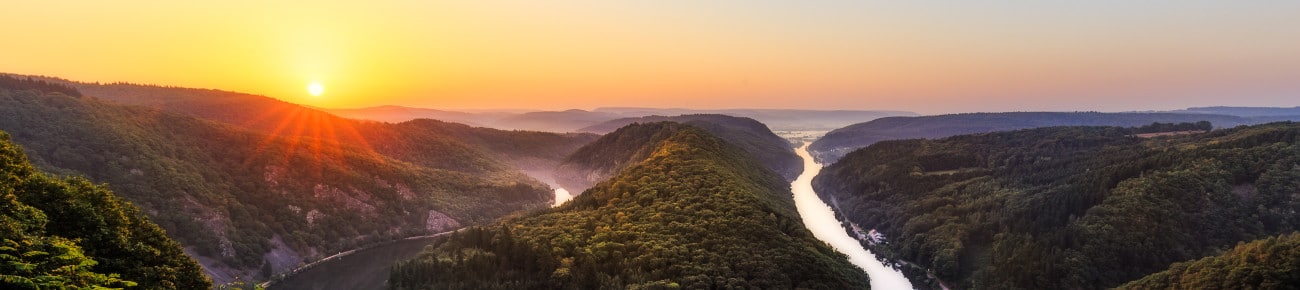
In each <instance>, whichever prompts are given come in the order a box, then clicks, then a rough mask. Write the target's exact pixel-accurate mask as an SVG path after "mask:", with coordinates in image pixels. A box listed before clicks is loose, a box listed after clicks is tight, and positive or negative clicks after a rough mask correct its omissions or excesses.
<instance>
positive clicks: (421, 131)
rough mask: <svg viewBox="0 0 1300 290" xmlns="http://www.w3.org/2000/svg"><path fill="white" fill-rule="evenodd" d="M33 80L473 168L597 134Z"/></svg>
mask: <svg viewBox="0 0 1300 290" xmlns="http://www.w3.org/2000/svg"><path fill="white" fill-rule="evenodd" d="M18 78H25V77H22V76H18ZM36 79H39V80H42V81H46V82H50V83H52V84H61V85H64V86H67V87H71V88H74V89H75V91H79V92H80V93H81V94H84V95H86V96H90V97H94V98H98V99H102V100H107V101H110V102H113V103H118V104H126V105H136V106H145V107H150V108H155V109H159V110H162V111H166V112H172V113H178V114H183V115H189V116H194V117H198V118H202V119H207V120H213V121H217V122H221V123H226V124H230V125H234V126H236V127H239V128H243V129H248V130H251V131H255V132H260V133H263V134H269V135H274V136H281V137H310V138H316V139H327V140H330V141H331V142H338V143H342V144H347V145H352V146H356V147H361V148H367V149H371V150H374V151H375V152H377V153H379V154H383V155H385V156H388V157H392V158H395V159H398V160H402V161H406V162H410V163H415V164H419V165H421V166H425V167H431V168H438V169H446V170H455V171H462V172H467V173H476V174H477V173H490V172H493V171H499V170H504V169H507V168H508V167H511V166H514V167H517V168H521V169H533V168H534V167H544V168H546V169H551V168H554V166H555V165H557V164H559V163H560V161H561V160H563V158H564V156H568V153H571V152H573V150H576V149H577V148H578V147H580V146H582V145H583V144H586V143H587V142H590V141H591V140H594V139H595V138H596V137H597V136H595V135H590V134H556V133H540V132H524V131H503V130H497V129H489V128H479V127H469V126H462V125H461V124H455V123H445V122H420V123H419V124H420V125H418V126H393V125H392V124H388V123H381V122H374V121H359V120H352V119H345V118H340V117H338V116H335V115H333V114H330V113H326V112H324V111H321V110H317V109H315V108H310V107H305V106H302V105H298V104H293V103H288V102H284V101H280V100H277V99H273V98H269V97H265V96H259V95H252V94H245V93H238V92H229V91H221V90H210V89H193V88H181V87H167V86H155V85H143V84H127V83H113V84H98V83H83V82H74V81H68V80H63V79H56V78H48V77H36ZM446 133H454V134H455V135H449V134H446ZM483 139H489V140H492V141H493V142H494V143H495V142H497V141H500V142H507V143H510V144H528V145H527V146H519V147H512V146H485V144H482V143H474V141H475V140H483ZM560 153H562V154H560Z"/></svg>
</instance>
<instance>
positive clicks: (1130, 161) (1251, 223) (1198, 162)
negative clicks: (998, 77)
mask: <svg viewBox="0 0 1300 290" xmlns="http://www.w3.org/2000/svg"><path fill="white" fill-rule="evenodd" d="M815 186H816V188H817V191H818V193H819V194H820V195H822V197H823V199H825V200H827V201H828V203H831V204H834V205H836V206H837V207H838V208H839V212H840V213H842V214H844V215H845V217H846V218H847V219H848V220H849V221H851V222H854V223H856V224H859V225H862V226H864V227H866V228H875V229H878V230H880V231H882V232H883V233H884V234H885V236H886V237H887V243H884V244H882V245H877V246H875V247H874V250H875V251H876V252H877V253H879V254H881V255H883V256H884V257H886V258H888V259H890V260H893V261H905V262H908V263H910V264H911V265H918V266H919V268H908V269H907V270H908V271H907V272H906V273H907V274H908V275H909V278H912V279H914V282H916V283H915V284H917V285H927V284H929V283H933V282H936V281H923V280H928V279H927V278H925V277H926V274H925V273H924V271H926V270H928V271H932V272H933V274H934V275H935V276H937V277H938V278H939V279H941V280H943V281H945V282H947V283H948V285H950V286H955V287H957V288H977V289H1063V288H1094V289H1095V288H1106V287H1115V286H1119V285H1120V284H1122V283H1125V282H1128V281H1132V280H1135V279H1138V278H1141V277H1143V276H1145V275H1148V274H1151V273H1155V272H1157V271H1161V270H1164V269H1166V268H1168V267H1169V265H1170V264H1171V263H1174V262H1179V261H1186V260H1190V259H1196V258H1200V257H1204V256H1207V255H1213V254H1216V253H1218V252H1219V251H1222V250H1225V249H1227V248H1229V247H1231V246H1233V245H1235V244H1237V243H1238V242H1242V241H1251V240H1256V239H1260V238H1264V237H1267V236H1272V235H1278V234H1283V233H1290V232H1293V231H1295V230H1296V229H1297V226H1300V216H1297V215H1296V214H1295V212H1296V210H1298V209H1300V200H1298V199H1296V196H1295V193H1296V192H1300V124H1297V123H1291V122H1283V123H1273V124H1267V125H1257V126H1251V127H1238V128H1234V129H1222V130H1215V131H1211V132H1208V133H1199V134H1190V135H1179V136H1172V137H1161V138H1150V139H1144V138H1137V137H1134V136H1132V135H1130V129H1126V128H1119V127H1053V128H1042V129H1029V130H1019V131H1010V132H997V133H985V134H975V135H962V136H955V137H950V138H945V139H940V140H903V141H887V142H880V143H876V144H874V145H871V146H870V147H867V148H864V149H861V150H857V151H854V152H852V153H850V154H849V155H847V156H845V157H844V158H843V159H841V160H840V161H839V162H837V163H835V164H833V165H831V166H829V167H827V168H826V169H825V170H824V171H823V172H822V174H821V175H820V176H818V177H817V179H816V180H815ZM929 285H931V286H933V284H929Z"/></svg>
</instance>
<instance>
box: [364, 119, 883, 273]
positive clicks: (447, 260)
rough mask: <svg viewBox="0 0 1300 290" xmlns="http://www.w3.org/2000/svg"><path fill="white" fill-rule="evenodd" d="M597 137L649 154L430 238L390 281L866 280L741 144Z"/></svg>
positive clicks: (665, 136)
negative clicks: (571, 193) (565, 193)
mask: <svg viewBox="0 0 1300 290" xmlns="http://www.w3.org/2000/svg"><path fill="white" fill-rule="evenodd" d="M632 135H635V136H632ZM601 140H602V141H603V140H634V141H636V143H635V144H637V145H638V146H639V148H635V149H632V150H630V151H633V152H643V153H644V154H636V156H638V157H639V160H630V161H628V162H630V163H631V164H628V165H626V167H627V169H626V170H623V171H622V172H621V173H619V174H618V175H617V176H615V177H613V178H612V179H610V180H607V181H604V182H601V183H600V184H599V185H597V186H596V187H593V188H591V189H589V190H588V191H587V193H586V194H583V195H581V196H578V197H576V198H575V199H574V200H573V201H572V202H570V203H566V204H565V205H563V206H560V207H558V208H554V209H549V210H545V211H541V212H537V213H532V214H528V215H524V216H520V217H515V218H511V219H508V220H505V221H502V222H499V223H495V224H492V225H489V226H483V227H475V228H471V229H469V230H466V231H463V232H460V233H457V234H454V235H452V236H451V237H449V238H446V239H443V240H440V241H439V242H435V244H434V245H432V246H430V248H428V249H427V250H426V252H424V253H422V254H421V255H420V256H419V257H417V258H415V259H414V260H411V261H409V262H405V263H401V264H398V265H396V266H395V267H394V270H393V272H392V275H391V276H390V279H389V281H390V283H391V284H390V288H391V289H429V288H434V289H443V288H467V289H676V288H691V289H703V288H759V289H793V288H796V287H799V288H805V289H866V288H867V287H868V277H867V276H866V275H865V274H864V273H863V272H862V270H860V269H858V268H856V267H854V266H852V265H851V264H849V263H848V261H847V260H846V258H845V257H844V256H843V255H841V254H839V253H837V252H835V251H833V250H831V249H830V248H829V247H828V246H826V245H825V244H824V243H822V242H821V241H819V240H817V239H815V238H814V237H813V236H812V234H811V233H809V232H808V230H807V229H805V228H804V227H803V225H802V224H801V223H800V221H799V216H798V214H797V213H796V211H795V208H794V204H793V200H792V199H791V194H790V192H789V190H788V186H787V184H786V183H785V182H784V181H783V180H782V179H781V178H780V177H779V176H777V175H776V174H775V173H773V172H771V171H770V170H766V169H764V167H763V166H762V165H759V163H758V162H757V160H755V159H754V158H753V156H752V155H750V154H749V153H747V152H745V151H744V150H741V149H740V148H738V147H736V146H734V145H731V144H728V143H726V142H725V141H723V140H722V139H719V138H717V137H713V136H712V135H710V134H708V133H707V132H706V131H704V130H701V129H698V128H695V127H691V126H689V125H683V124H678V123H668V122H664V123H652V124H636V125H630V126H628V127H627V128H623V129H619V130H617V131H615V132H614V133H610V134H609V135H607V136H605V137H604V138H602V139H601ZM600 142H601V141H597V143H600Z"/></svg>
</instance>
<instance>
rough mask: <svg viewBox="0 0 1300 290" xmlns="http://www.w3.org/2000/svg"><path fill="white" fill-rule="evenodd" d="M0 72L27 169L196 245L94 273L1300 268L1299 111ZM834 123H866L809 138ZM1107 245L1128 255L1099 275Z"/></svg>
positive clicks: (959, 282) (862, 275) (596, 275)
mask: <svg viewBox="0 0 1300 290" xmlns="http://www.w3.org/2000/svg"><path fill="white" fill-rule="evenodd" d="M46 79H49V78H46ZM0 84H3V85H4V86H3V87H0V105H2V106H0V113H3V116H4V117H3V118H0V130H4V131H6V132H8V134H12V137H11V138H12V140H13V142H14V143H15V144H18V145H21V146H22V147H24V148H25V149H27V151H25V152H26V154H24V155H25V156H29V157H30V160H31V164H32V166H35V167H36V168H40V169H42V170H47V171H49V172H52V173H53V174H56V175H58V176H85V178H88V179H89V180H90V181H92V182H101V183H103V184H104V186H105V188H106V189H112V191H113V193H111V194H110V195H111V196H120V197H121V198H122V200H125V201H127V202H129V203H130V204H133V205H138V206H139V207H140V212H141V213H143V214H144V215H146V216H148V218H149V220H151V221H156V222H157V223H158V224H157V225H158V227H160V228H161V229H162V230H163V231H160V232H159V233H167V234H166V235H167V240H168V241H170V240H173V239H174V241H175V243H176V245H178V248H176V249H177V250H180V251H179V252H178V253H179V254H181V255H183V256H181V257H185V256H188V257H186V258H189V259H192V260H188V261H189V262H190V263H193V264H189V265H187V264H185V263H186V262H185V261H186V259H181V258H178V257H177V256H175V255H173V256H170V257H169V258H167V259H169V260H168V261H170V262H171V263H173V264H172V266H170V267H173V268H172V269H183V270H170V271H173V272H172V273H184V275H189V276H188V277H182V276H176V275H173V276H169V277H164V278H156V277H147V276H140V274H138V273H133V272H130V271H131V270H136V269H134V268H130V267H126V268H123V267H122V266H111V265H114V264H107V265H110V266H105V267H103V269H110V270H111V269H116V270H113V271H125V272H122V273H128V274H129V275H128V276H123V277H128V278H130V277H134V278H130V279H135V280H130V279H127V280H113V278H107V280H102V283H106V284H105V285H129V284H128V283H127V282H125V281H131V283H136V282H137V281H146V282H147V283H161V284H160V285H171V284H168V283H176V281H180V280H184V281H185V283H187V284H203V283H212V282H215V283H214V285H218V287H234V288H243V287H247V286H250V285H258V284H260V285H263V286H267V287H269V288H270V289H338V288H345V289H377V288H389V289H427V288H476V289H517V288H558V289H624V288H728V287H760V288H796V287H797V288H810V289H868V288H871V289H913V288H915V289H984V288H999V289H1001V288H1012V289H1015V288H1040V287H1048V288H1055V287H1065V286H1084V288H1102V287H1121V286H1123V287H1135V288H1141V287H1144V286H1141V285H1173V284H1177V283H1195V284H1194V285H1205V283H1207V282H1204V281H1201V280H1198V281H1201V282H1189V281H1184V280H1186V279H1193V278H1195V279H1202V278H1200V277H1221V276H1222V275H1224V274H1221V273H1217V272H1204V271H1199V270H1195V271H1194V269H1201V268H1202V267H1206V266H1203V265H1227V266H1226V267H1236V268H1243V269H1254V270H1255V271H1261V273H1272V272H1277V271H1283V272H1285V271H1287V269H1286V268H1277V267H1267V266H1265V265H1254V264H1251V263H1249V262H1243V260H1242V258H1240V256H1241V255H1245V254H1241V253H1252V255H1257V256H1262V257H1267V258H1269V259H1273V260H1277V261H1289V260H1288V259H1291V258H1292V257H1291V256H1289V254H1287V252H1286V251H1287V250H1286V249H1288V247H1291V243H1293V240H1294V239H1295V238H1294V236H1287V234H1288V233H1290V232H1294V231H1295V230H1296V229H1297V227H1296V226H1295V225H1296V224H1300V223H1298V222H1297V221H1296V219H1297V217H1296V216H1295V215H1294V214H1293V213H1294V212H1295V211H1296V210H1300V202H1298V201H1297V200H1296V199H1295V198H1294V195H1289V194H1287V193H1288V192H1292V191H1294V190H1295V188H1300V187H1297V182H1298V181H1300V173H1297V172H1298V171H1296V168H1300V165H1298V164H1300V163H1297V162H1296V160H1297V158H1300V151H1297V149H1296V146H1297V145H1296V144H1297V139H1296V138H1297V137H1296V136H1300V134H1298V133H1296V132H1297V129H1296V126H1295V123H1292V122H1274V123H1268V124H1262V125H1241V124H1250V123H1251V122H1264V121H1268V120H1273V119H1288V118H1291V117H1289V116H1273V115H1259V114H1267V113H1270V112H1282V113H1289V112H1291V111H1290V110H1260V109H1227V108H1225V109H1216V111H1214V112H1250V113H1252V115H1251V116H1224V115H1208V114H1205V113H1200V112H1201V111H1197V112H1198V113H1159V114H1154V113H1152V114H1127V113H1126V114H1119V113H1116V114H1102V113H1083V114H1080V113H1031V114H1026V113H1015V114H1007V115H999V114H972V115H957V116H939V117H927V116H921V117H887V118H884V119H878V120H869V121H866V122H864V123H859V124H856V125H850V126H847V127H846V128H841V129H836V130H833V131H830V132H831V133H833V134H834V135H835V136H837V137H835V138H830V136H831V134H827V133H826V131H817V130H805V129H799V128H792V127H782V128H783V129H784V130H776V131H775V132H774V130H773V129H772V127H769V126H768V125H767V124H764V123H763V122H759V121H757V120H755V119H752V118H746V117H736V116H729V115H720V114H692V115H679V116H641V117H625V118H620V119H611V120H606V121H602V122H601V123H599V124H595V125H590V126H587V127H584V129H581V130H578V131H583V133H547V132H531V131H505V130H499V129H490V128H482V127H473V126H468V125H463V124H457V123H449V122H443V121H438V120H428V119H416V120H407V121H402V122H400V123H382V122H370V121H358V120H351V119H344V118H339V117H336V116H332V115H329V114H328V113H325V112H321V111H316V110H313V109H310V108H306V107H301V106H297V105H293V104H287V103H279V102H274V101H269V100H268V99H267V98H264V97H260V96H251V95H244V94H238V93H229V92H222V91H211V90H193V89H185V88H175V87H156V86H142V85H130V84H115V85H102V84H86V83H77V82H70V81H64V80H57V79H53V81H51V82H46V81H43V80H41V79H26V80H22V79H14V78H10V79H4V80H2V81H0ZM82 89H84V90H85V91H87V92H93V93H82ZM98 94H107V97H105V98H100V97H98ZM214 102H215V103H220V104H223V105H222V106H225V107H227V108H231V107H242V108H244V109H241V110H234V111H231V110H228V109H227V110H213V109H212V108H213V105H212V103H214ZM1198 110H1207V109H1198ZM768 113H769V114H775V113H772V112H768ZM537 116H539V115H533V116H532V118H536V117H537ZM540 116H557V115H555V114H543V115H540ZM768 117H771V116H768ZM250 118H251V121H248V120H250ZM972 118H973V119H972ZM1203 119H1208V120H1219V121H1224V120H1227V121H1226V122H1228V123H1225V124H1226V125H1214V124H1212V123H1211V122H1210V121H1206V120H1203ZM979 120H985V121H987V120H994V121H989V122H992V123H989V124H995V125H988V126H986V125H980V124H981V123H980V122H983V121H979ZM1007 120H1011V121H1007ZM1045 120H1046V121H1045ZM1150 120H1179V121H1181V120H1187V121H1193V120H1200V121H1197V122H1185V123H1159V122H1153V123H1147V121H1150ZM999 122H1007V123H999ZM1072 122H1080V123H1084V124H1094V123H1097V122H1102V123H1106V122H1119V124H1121V125H1125V124H1135V125H1128V126H1062V124H1065V125H1069V124H1073V123H1072ZM1233 122H1240V123H1233ZM572 124H577V123H571V125H572ZM889 124H893V125H889ZM1106 124H1109V123H1106ZM1233 125H1235V127H1233V128H1224V127H1223V126H1233ZM574 126H576V125H574ZM1002 126H1006V127H1002ZM863 128H869V129H863ZM929 128H946V129H943V130H935V129H929ZM331 130H333V131H331ZM776 132H779V134H778V133H776ZM882 132H893V133H882ZM969 133H973V134H969ZM824 134H825V135H824ZM918 134H919V135H918ZM948 135H953V136H948ZM916 137H928V138H930V139H913V138H916ZM828 138H829V139H828ZM828 140H829V141H828ZM835 140H858V141H862V140H867V142H866V143H856V144H865V146H866V147H864V148H856V149H855V148H852V147H832V149H828V150H829V151H818V150H817V149H818V147H817V146H818V145H817V144H819V142H838V141H835ZM858 141H854V142H858ZM822 144H832V143H822ZM823 148H825V147H823ZM843 152H848V153H843ZM840 154H842V155H843V156H842V157H839V155H840ZM11 155H12V154H11ZM819 160H827V161H833V163H831V164H829V165H827V166H826V167H823V164H821V163H819ZM24 162H25V161H24ZM20 176H26V175H20ZM571 190H572V191H571ZM1187 192H1193V193H1195V192H1204V196H1199V195H1196V194H1186V193H1187ZM25 194H26V193H25ZM24 196H25V195H18V196H17V197H18V200H19V201H24V202H25V200H24ZM26 198H29V199H27V200H30V197H26ZM38 204H39V203H38ZM176 205H180V206H176ZM45 206H47V208H44V209H41V210H48V211H51V212H56V213H57V212H58V211H59V210H61V209H60V208H59V207H57V206H56V207H48V206H49V204H45ZM11 207H12V206H11ZM13 208H18V209H20V211H19V212H20V213H19V214H18V215H19V216H21V215H26V214H24V213H21V212H22V211H25V210H26V209H25V208H26V207H25V206H24V205H21V204H20V205H18V206H16V207H13ZM20 218H25V217H20ZM40 220H41V219H27V220H25V221H37V223H39V221H40ZM34 229H37V230H35V231H34V232H35V233H37V234H38V235H39V234H40V233H41V230H39V229H40V228H39V227H36V228H34ZM50 229H53V230H56V231H62V232H65V233H66V231H67V230H66V229H60V228H58V227H53V228H50ZM1203 229H1210V230H1203ZM15 237H20V238H22V239H28V240H32V241H38V242H34V243H37V244H39V243H53V244H56V245H57V244H58V243H61V241H62V240H60V239H61V237H47V238H42V237H39V236H32V235H29V234H24V236H15ZM1190 237H1199V238H1190ZM50 241H52V242H50ZM1236 243H1247V244H1246V245H1239V246H1238V247H1237V248H1235V249H1234V248H1232V246H1233V245H1234V244H1236ZM162 247H164V248H166V247H167V246H166V245H165V244H163V246H162ZM1227 250H1231V251H1232V252H1229V253H1227V254H1224V255H1222V256H1216V253H1218V252H1220V251H1227ZM89 253H92V254H96V253H98V252H93V251H90V252H89ZM1101 253H1109V254H1101ZM96 255H97V254H96ZM1107 255H1118V256H1114V257H1108V256H1107ZM1117 259H1123V260H1125V261H1129V262H1125V263H1126V264H1124V265H1123V266H1109V267H1105V266H1103V265H1115V264H1121V262H1119V260H1117ZM1196 259H1201V260H1196ZM104 261H114V260H112V259H107V260H104ZM1133 261H1140V262H1138V263H1133ZM115 263H116V262H115ZM200 269H201V270H202V272H203V274H201V275H199V276H196V273H197V272H195V271H197V270H200ZM177 271H180V272H177ZM184 271H190V272H184ZM1270 271H1271V272H1270ZM115 273H117V272H115ZM1148 275H1149V276H1148ZM1260 275H1265V274H1260ZM1268 275H1273V274H1268ZM97 277H98V276H97ZM105 277H107V276H105ZM142 277H143V278H142ZM195 277H201V279H205V280H200V279H199V278H195ZM1037 277H1053V278H1052V279H1050V280H1042V279H1039V278H1037ZM1170 277H1191V278H1180V279H1184V280H1179V281H1172V280H1171V279H1173V278H1170ZM1269 277H1271V276H1269ZM159 279H161V280H159ZM1257 279H1274V278H1257ZM208 281H211V282H208ZM268 282H269V283H268ZM114 283H116V284H114ZM1189 285H1193V284H1189Z"/></svg>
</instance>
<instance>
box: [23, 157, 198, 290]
mask: <svg viewBox="0 0 1300 290" xmlns="http://www.w3.org/2000/svg"><path fill="white" fill-rule="evenodd" d="M95 287H112V288H121V287H135V288H137V289H207V288H211V287H212V282H210V281H209V280H208V278H207V277H206V276H204V275H203V272H202V270H201V269H200V268H199V264H198V263H197V262H195V261H194V259H193V258H190V257H188V256H186V255H185V253H184V252H182V250H181V246H180V245H179V244H177V243H176V242H175V241H173V240H171V239H169V238H167V236H166V235H165V233H164V232H163V230H162V229H160V228H159V227H158V225H155V224H154V223H153V222H150V221H149V219H148V218H146V217H145V216H144V214H142V213H141V212H140V209H138V208H136V207H135V206H133V205H131V204H130V203H128V202H126V201H124V200H122V199H121V198H119V197H117V196H116V195H114V194H113V192H112V191H110V190H108V189H107V188H105V187H104V186H102V185H96V184H92V183H90V182H89V181H87V180H86V179H84V178H80V177H71V178H66V179H65V178H57V177H52V176H50V175H47V174H45V173H42V172H40V171H37V170H36V168H33V167H32V165H31V164H29V163H28V161H27V158H26V156H25V155H24V154H23V150H22V149H20V148H19V147H18V145H17V144H14V143H13V142H11V141H10V137H9V134H6V133H4V132H0V288H4V289H81V288H86V289H90V288H95ZM96 289H99V288H96Z"/></svg>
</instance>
